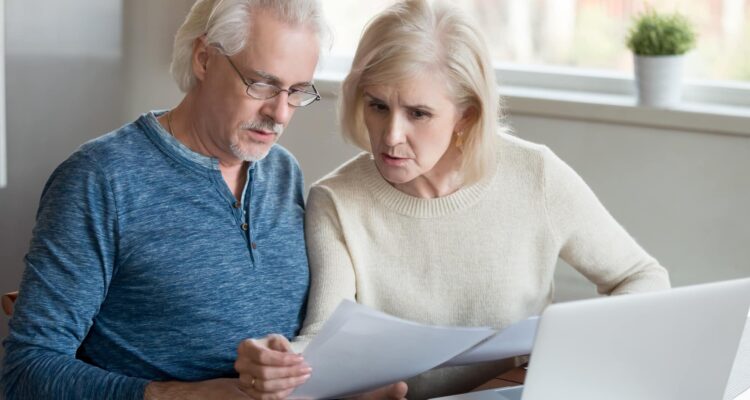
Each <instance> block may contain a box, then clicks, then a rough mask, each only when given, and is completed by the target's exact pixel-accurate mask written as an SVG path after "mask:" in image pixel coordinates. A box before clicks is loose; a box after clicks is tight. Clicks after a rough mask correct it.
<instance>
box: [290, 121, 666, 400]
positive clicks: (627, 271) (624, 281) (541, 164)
mask: <svg viewBox="0 0 750 400" xmlns="http://www.w3.org/2000/svg"><path fill="white" fill-rule="evenodd" d="M496 144H497V146H496V147H497V168H496V170H495V171H494V172H493V173H491V174H489V175H488V176H486V177H485V178H484V179H482V180H481V181H479V182H477V183H474V184H472V185H469V186H466V187H464V188H462V189H460V190H458V191H456V192H455V193H453V194H450V195H448V196H445V197H440V198H435V199H422V198H416V197H413V196H410V195H407V194H405V193H403V192H400V191H399V190H397V189H395V188H394V187H393V186H391V185H390V184H389V183H388V182H387V181H385V180H384V179H383V178H382V176H381V175H380V173H379V172H378V171H377V168H376V166H375V163H374V161H373V160H372V155H370V154H369V153H362V154H360V155H359V156H357V157H355V158H354V159H352V160H350V161H348V162H347V163H345V164H344V165H342V166H341V167H339V168H338V169H337V170H335V171H334V172H332V173H331V174H330V175H328V176H327V177H325V178H323V179H322V180H320V181H319V182H317V183H316V184H315V185H314V186H313V187H312V189H311V191H310V195H309V198H308V211H307V214H306V222H305V224H306V240H307V247H308V258H309V263H310V268H311V289H310V297H309V301H308V310H307V317H306V320H305V323H304V327H303V329H302V332H301V336H300V337H298V338H297V340H296V342H297V343H295V347H296V348H298V349H299V348H301V347H303V346H304V344H305V343H307V342H308V341H309V340H311V338H312V337H313V336H314V335H315V334H316V333H317V332H318V331H319V330H320V329H321V327H322V326H323V324H324V323H325V321H326V319H327V318H328V317H329V315H330V314H331V313H332V312H333V310H334V309H335V308H336V306H337V305H338V304H339V302H340V301H341V300H342V299H351V300H355V301H357V302H358V303H361V304H364V305H367V306H370V307H372V308H375V309H378V310H381V311H384V312H386V313H389V314H392V315H395V316H397V317H400V318H404V319H407V320H412V321H416V322H420V323H425V324H434V325H453V326H491V327H494V328H499V329H502V328H504V327H507V326H508V325H510V324H512V323H514V322H517V321H519V320H521V319H524V318H526V317H528V316H531V315H538V314H540V313H541V312H542V310H543V309H544V308H545V306H547V305H548V304H550V302H551V301H552V300H553V297H554V283H553V273H554V270H555V265H556V263H557V260H558V257H561V258H562V259H563V260H565V261H566V262H567V263H569V264H570V265H571V266H573V267H574V268H575V269H577V270H578V271H579V272H580V273H581V274H583V275H584V276H585V277H586V278H588V280H590V281H591V282H593V283H594V284H595V285H596V287H597V288H598V292H599V293H601V294H607V295H609V294H623V293H631V292H644V291H650V290H657V289H664V288H668V287H669V278H668V274H667V271H666V270H665V269H664V268H663V267H662V266H661V265H659V263H658V262H657V261H656V260H655V259H654V258H652V257H651V256H650V255H649V254H647V253H646V252H645V251H644V250H643V249H642V248H641V247H640V246H639V245H638V244H637V243H636V241H635V240H634V239H633V238H632V237H631V236H630V235H629V234H628V233H627V232H626V231H625V229H623V227H622V226H621V225H620V224H618V223H617V222H616V221H615V219H614V218H613V217H612V216H611V215H610V214H609V213H608V212H607V210H606V209H605V208H604V206H602V204H601V203H600V202H599V200H598V199H597V197H596V196H595V195H594V193H593V192H592V191H591V189H590V188H589V187H588V186H587V185H586V184H585V183H584V181H583V180H582V179H581V178H580V177H579V176H578V174H576V173H575V172H574V171H573V170H572V169H571V168H570V167H569V166H568V165H567V164H565V163H564V162H563V161H562V160H560V159H559V158H558V157H557V156H556V155H555V154H554V153H553V152H552V151H550V150H549V149H548V148H547V147H545V146H542V145H538V144H533V143H530V142H527V141H524V140H521V139H519V138H516V137H513V136H509V135H501V136H498V137H497V139H496ZM362 362H367V361H366V360H362ZM512 366H513V364H512V360H504V361H500V362H493V363H486V364H477V365H472V366H468V367H452V368H443V369H440V370H433V371H430V372H428V373H425V374H422V375H421V376H419V377H416V378H414V379H411V380H409V382H408V383H409V394H408V397H409V398H410V399H421V398H428V397H432V396H441V395H448V394H453V393H460V392H465V391H467V390H470V389H472V388H473V387H475V386H477V385H479V384H481V383H482V382H484V381H486V380H488V379H489V378H491V377H493V376H495V375H497V374H498V373H500V372H502V371H503V370H504V369H508V368H510V367H512ZM313 373H314V372H313Z"/></svg>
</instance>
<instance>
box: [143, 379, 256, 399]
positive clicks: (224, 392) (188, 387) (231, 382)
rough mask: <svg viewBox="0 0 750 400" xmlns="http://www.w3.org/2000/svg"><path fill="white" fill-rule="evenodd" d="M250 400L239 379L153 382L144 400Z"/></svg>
mask: <svg viewBox="0 0 750 400" xmlns="http://www.w3.org/2000/svg"><path fill="white" fill-rule="evenodd" d="M207 399H226V400H249V399H250V398H249V397H248V396H247V395H246V394H245V393H243V392H242V390H241V389H240V386H239V380H237V379H211V380H208V381H201V382H151V383H149V384H148V386H146V392H145V393H144V395H143V400H207Z"/></svg>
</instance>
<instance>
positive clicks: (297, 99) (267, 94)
mask: <svg viewBox="0 0 750 400" xmlns="http://www.w3.org/2000/svg"><path fill="white" fill-rule="evenodd" d="M224 57H226V58H227V61H229V65H231V66H232V69H234V71H235V72H237V75H239V77H240V79H242V83H244V84H245V86H246V87H247V89H246V90H245V92H246V93H247V95H248V96H250V97H252V98H254V99H257V100H268V99H272V98H274V97H276V96H278V95H279V93H281V92H286V93H287V94H288V95H289V96H288V97H287V103H289V105H290V106H293V107H304V106H309V105H310V104H312V103H314V102H316V101H318V100H320V93H318V89H315V85H312V84H311V85H305V86H304V87H302V88H295V87H290V88H289V89H282V88H280V87H278V86H276V85H272V84H270V83H265V82H256V81H253V80H251V79H247V78H245V77H244V76H243V75H242V72H240V70H239V69H238V68H237V66H236V65H234V63H233V62H232V59H231V58H229V56H228V55H224Z"/></svg>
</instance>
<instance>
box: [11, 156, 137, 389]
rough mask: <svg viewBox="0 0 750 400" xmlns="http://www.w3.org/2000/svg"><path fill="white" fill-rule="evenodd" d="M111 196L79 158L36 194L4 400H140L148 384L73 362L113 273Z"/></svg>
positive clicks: (86, 160) (114, 244) (13, 322)
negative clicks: (34, 221)
mask: <svg viewBox="0 0 750 400" xmlns="http://www.w3.org/2000/svg"><path fill="white" fill-rule="evenodd" d="M116 214H117V212H116V205H115V201H114V198H113V195H112V190H111V188H110V186H109V184H108V182H107V180H106V178H105V176H104V174H103V173H102V172H101V171H100V170H99V169H98V168H97V166H96V164H95V163H94V162H93V161H92V160H91V159H90V158H88V157H87V156H86V155H85V154H83V153H82V151H79V152H77V153H75V154H74V155H73V156H71V157H70V158H69V159H68V160H67V161H65V162H64V163H63V164H62V165H60V166H59V167H58V168H57V170H55V172H54V173H53V174H52V176H51V177H50V179H49V181H48V182H47V185H46V186H45V188H44V191H43V193H42V198H41V201H40V206H39V210H38V212H37V221H36V226H35V227H34V232H33V238H32V241H31V246H30V249H29V252H28V254H27V255H26V258H25V262H26V269H25V271H24V275H23V278H22V281H21V286H20V289H19V297H18V301H17V303H16V307H15V312H14V314H13V317H12V318H11V320H10V323H9V327H10V332H9V335H8V337H7V338H6V340H5V341H4V342H3V344H4V346H5V360H4V364H3V371H2V383H3V388H4V389H3V390H4V393H5V396H6V398H7V399H8V400H12V399H142V398H143V392H144V389H145V386H146V384H147V383H148V381H146V380H143V379H138V378H132V377H126V376H122V375H118V374H115V373H111V372H108V371H105V370H103V369H101V368H98V367H96V366H93V365H90V364H87V363H85V362H84V361H81V360H79V359H77V358H76V352H77V350H78V348H79V347H80V345H81V343H82V342H83V340H84V338H85V337H86V335H87V333H88V331H89V329H90V328H91V326H92V324H93V321H94V319H95V317H96V315H97V313H98V311H99V308H100V306H101V304H102V302H103V301H104V298H105V296H106V293H107V288H108V285H109V282H110V280H111V278H112V275H113V273H114V260H115V252H116V247H117V237H116V229H117V215H116Z"/></svg>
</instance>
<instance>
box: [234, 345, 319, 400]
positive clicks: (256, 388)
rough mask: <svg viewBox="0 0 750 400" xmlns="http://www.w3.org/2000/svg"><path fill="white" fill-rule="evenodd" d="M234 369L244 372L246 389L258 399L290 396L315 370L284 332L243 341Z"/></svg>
mask: <svg viewBox="0 0 750 400" xmlns="http://www.w3.org/2000/svg"><path fill="white" fill-rule="evenodd" d="M234 369H235V370H237V372H238V373H239V374H240V379H239V382H240V387H241V388H242V391H243V392H245V393H246V394H247V395H248V396H250V397H251V398H253V399H256V400H275V399H283V398H286V397H287V396H289V395H290V394H291V393H292V391H294V388H296V387H297V386H299V385H301V384H302V383H304V382H305V381H306V380H307V379H308V378H310V373H311V372H312V369H311V368H310V367H309V366H308V365H307V364H305V363H304V360H303V358H302V356H300V355H298V354H294V352H293V351H292V348H291V346H290V344H289V341H288V340H286V338H285V337H283V336H281V335H268V336H266V337H265V338H264V339H260V340H254V339H246V340H243V341H242V343H240V345H239V347H238V348H237V361H235V363H234Z"/></svg>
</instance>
